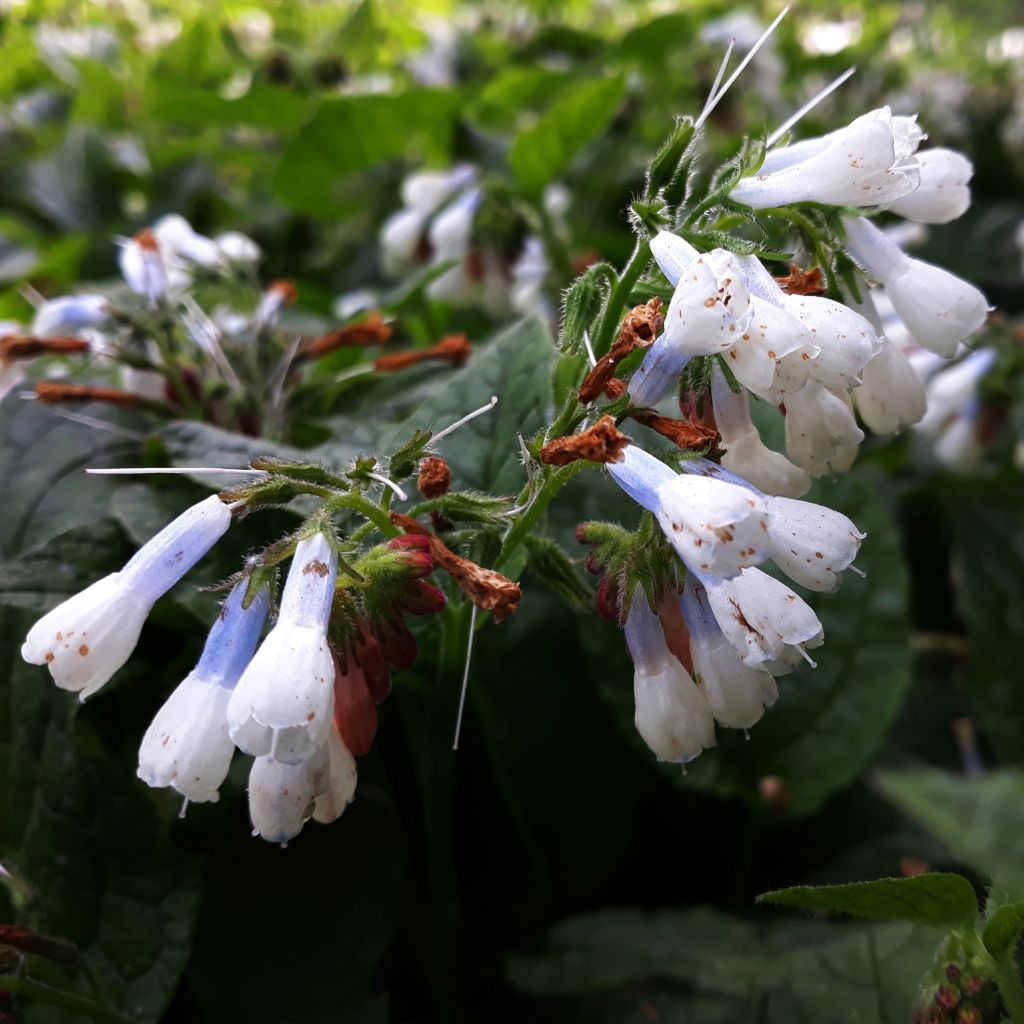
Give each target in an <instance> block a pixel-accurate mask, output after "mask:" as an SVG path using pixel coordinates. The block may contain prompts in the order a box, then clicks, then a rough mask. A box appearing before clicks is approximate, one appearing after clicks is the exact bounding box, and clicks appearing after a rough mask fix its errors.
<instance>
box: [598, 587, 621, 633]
mask: <svg viewBox="0 0 1024 1024" xmlns="http://www.w3.org/2000/svg"><path fill="white" fill-rule="evenodd" d="M597 614H598V615H600V616H601V618H602V619H608V621H609V622H612V621H614V620H615V619H617V618H618V617H619V585H618V583H616V582H615V580H613V579H612V578H611V577H609V576H605V577H604V578H603V579H602V580H601V582H600V583H598V585H597Z"/></svg>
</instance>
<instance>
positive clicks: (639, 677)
mask: <svg viewBox="0 0 1024 1024" xmlns="http://www.w3.org/2000/svg"><path fill="white" fill-rule="evenodd" d="M625 632H626V644H627V646H628V647H629V653H630V656H631V657H632V659H633V666H634V674H633V696H634V700H635V702H636V716H635V722H636V729H637V732H639V733H640V735H641V736H642V737H643V740H644V742H645V743H646V744H647V746H648V747H650V748H651V750H652V751H653V752H654V753H655V755H656V756H657V758H658V760H659V761H673V762H679V763H685V762H687V761H691V760H693V758H695V757H696V756H697V755H698V754H700V752H701V751H702V750H705V749H707V748H708V747H713V746H714V745H715V722H714V718H713V717H712V713H711V706H710V705H709V704H708V702H707V699H706V698H705V696H704V693H703V692H702V691H701V689H700V688H699V687H698V686H697V685H696V683H694V681H693V679H692V678H691V677H690V674H689V673H688V672H687V671H686V669H685V668H684V667H683V665H682V663H681V662H680V661H679V659H678V658H676V656H675V655H674V654H672V652H671V651H670V650H669V648H668V644H667V642H666V640H665V634H664V631H663V630H662V626H661V623H660V622H659V621H658V617H657V616H656V615H655V614H654V612H652V611H651V609H650V607H649V606H648V604H647V599H646V597H644V595H643V594H642V593H638V594H636V595H635V597H634V598H633V603H632V606H631V607H630V611H629V616H628V617H627V619H626V626H625Z"/></svg>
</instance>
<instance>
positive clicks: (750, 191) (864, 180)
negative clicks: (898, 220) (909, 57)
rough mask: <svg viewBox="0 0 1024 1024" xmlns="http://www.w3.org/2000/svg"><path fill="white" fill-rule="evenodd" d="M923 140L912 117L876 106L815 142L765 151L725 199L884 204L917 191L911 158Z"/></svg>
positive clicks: (753, 203) (764, 204) (758, 203)
mask: <svg viewBox="0 0 1024 1024" xmlns="http://www.w3.org/2000/svg"><path fill="white" fill-rule="evenodd" d="M923 138H924V133H923V132H922V131H921V129H920V128H918V127H917V124H916V123H915V118H912V117H893V115H892V113H891V112H890V110H889V108H888V107H882V108H880V109H879V110H873V111H871V112H870V113H867V114H864V115H862V116H861V117H858V118H857V119H856V120H855V121H852V122H851V123H850V124H849V125H847V126H846V127H845V128H840V129H839V130H838V131H835V132H831V133H830V134H828V135H825V136H822V137H821V138H814V139H805V140H804V141H802V142H797V143H794V144H793V145H791V146H785V147H782V148H780V149H773V150H770V151H769V152H768V155H767V156H766V157H765V160H764V163H763V164H762V166H761V168H760V169H759V171H758V173H757V174H756V175H752V176H750V177H747V178H741V179H740V180H739V182H738V183H737V184H736V187H735V188H734V189H733V190H732V193H731V198H732V200H733V201H734V202H737V203H741V204H742V205H744V206H750V207H753V208H754V209H755V210H761V209H766V208H768V207H773V206H787V205H789V204H790V203H807V202H812V203H825V204H828V205H832V206H856V207H870V206H887V205H889V204H890V203H892V202H894V201H895V200H897V199H899V198H901V197H902V196H905V195H907V194H908V193H911V192H913V191H914V189H916V188H917V187H918V184H919V182H920V173H919V170H918V162H917V158H916V157H915V155H914V154H915V152H916V151H917V147H918V146H919V145H920V143H921V140H922V139H923Z"/></svg>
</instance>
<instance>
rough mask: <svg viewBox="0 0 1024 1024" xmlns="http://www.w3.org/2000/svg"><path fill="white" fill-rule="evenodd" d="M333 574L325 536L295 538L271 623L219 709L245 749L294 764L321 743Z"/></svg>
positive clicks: (330, 672) (329, 694) (326, 712)
mask: <svg viewBox="0 0 1024 1024" xmlns="http://www.w3.org/2000/svg"><path fill="white" fill-rule="evenodd" d="M337 573H338V555H337V552H336V551H335V550H334V545H333V544H332V542H331V540H330V538H329V537H327V535H326V534H324V533H322V532H318V533H315V534H314V535H313V536H311V537H307V538H305V539H304V540H301V541H299V544H298V546H297V547H296V549H295V555H294V557H293V559H292V565H291V569H290V570H289V572H288V580H287V582H286V583H285V587H284V593H283V595H282V598H281V610H280V612H279V614H278V618H277V623H276V624H275V626H274V628H273V629H272V630H271V631H270V633H269V634H268V635H267V638H266V640H264V641H263V644H262V645H261V646H260V649H259V650H258V651H257V652H256V655H255V657H254V658H253V659H252V661H250V662H249V664H248V665H247V666H246V669H245V671H244V672H243V673H242V677H241V679H239V681H238V685H237V686H236V687H235V689H234V692H233V693H232V694H231V699H230V701H229V703H228V707H227V717H228V728H229V731H230V733H231V739H232V740H234V742H235V743H236V744H237V745H238V746H239V747H240V748H241V749H242V750H244V751H245V752H246V753H247V754H253V755H256V756H259V757H261V756H264V755H270V756H272V757H273V758H275V759H276V760H278V761H281V762H284V763H286V764H298V763H299V762H302V761H305V760H307V759H308V758H309V757H310V756H311V755H312V754H313V753H314V752H315V751H316V750H318V749H319V748H320V747H322V746H323V745H324V743H325V742H326V741H327V735H328V731H329V730H330V727H331V716H332V714H333V710H334V661H333V659H332V657H331V652H330V649H329V647H328V644H327V624H328V622H329V621H330V617H331V607H332V602H333V600H334V584H335V580H336V578H337Z"/></svg>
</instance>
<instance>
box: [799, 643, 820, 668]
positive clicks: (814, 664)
mask: <svg viewBox="0 0 1024 1024" xmlns="http://www.w3.org/2000/svg"><path fill="white" fill-rule="evenodd" d="M793 646H794V647H795V648H796V649H797V650H798V651H799V652H800V656H801V657H802V658H803V659H804V661H806V662H807V664H808V665H810V666H811V668H817V667H818V663H817V662H816V661H815V660H814V659H813V658H812V657H811V656H810V655H809V654H808V653H807V651H806V650H805V649H804V645H803V644H793Z"/></svg>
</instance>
